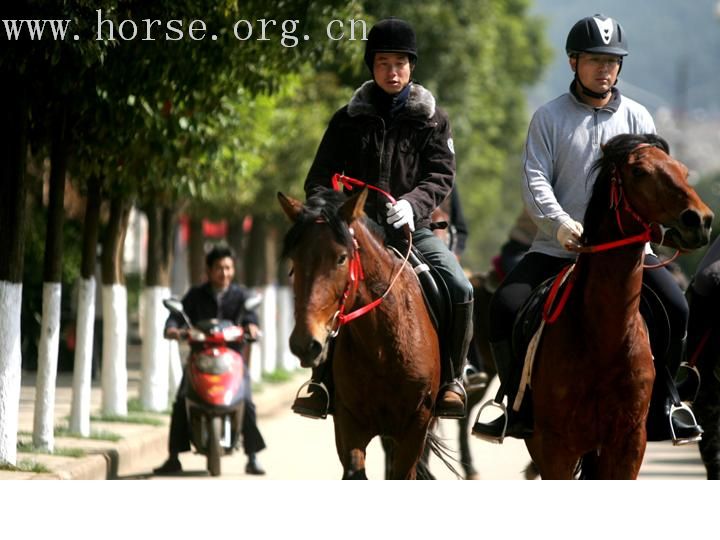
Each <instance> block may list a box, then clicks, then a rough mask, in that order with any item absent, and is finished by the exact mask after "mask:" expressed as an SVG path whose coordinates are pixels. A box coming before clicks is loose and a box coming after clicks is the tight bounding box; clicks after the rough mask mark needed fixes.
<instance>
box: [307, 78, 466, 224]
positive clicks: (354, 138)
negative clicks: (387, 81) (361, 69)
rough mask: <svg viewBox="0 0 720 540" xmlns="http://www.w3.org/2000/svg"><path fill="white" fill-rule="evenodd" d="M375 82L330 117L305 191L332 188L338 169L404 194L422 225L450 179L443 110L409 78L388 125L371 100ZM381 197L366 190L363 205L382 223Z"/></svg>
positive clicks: (446, 190)
mask: <svg viewBox="0 0 720 540" xmlns="http://www.w3.org/2000/svg"><path fill="white" fill-rule="evenodd" d="M374 84H375V83H374V82H373V81H367V82H365V83H364V84H363V85H362V86H361V87H360V88H358V89H357V90H356V91H355V93H354V94H353V96H352V98H351V99H350V102H349V103H348V104H347V105H346V106H344V107H343V108H341V109H340V110H339V111H337V112H336V113H335V115H334V116H333V117H332V119H331V120H330V124H329V125H328V128H327V130H326V131H325V135H324V136H323V139H322V141H321V142H320V147H319V148H318V151H317V154H316V155H315V160H314V162H313V164H312V166H311V167H310V171H309V173H308V176H307V179H306V180H305V195H306V197H308V198H309V197H311V196H312V195H314V194H315V193H317V192H319V191H322V190H325V189H332V187H331V184H330V180H331V178H332V176H333V175H334V174H335V173H342V174H345V175H347V176H350V177H353V178H357V179H358V180H362V181H364V182H367V183H368V184H371V185H375V186H377V187H378V188H380V189H382V190H384V191H387V192H389V193H390V194H392V195H393V197H395V198H396V199H400V198H402V199H405V200H407V201H408V202H409V203H410V205H411V206H412V209H413V214H414V219H415V228H416V229H417V228H420V227H427V226H428V225H429V223H430V214H431V213H432V211H433V210H434V209H435V208H436V207H437V206H439V205H440V203H442V202H443V201H444V200H445V198H446V197H447V196H448V195H449V194H450V190H451V189H452V186H453V183H454V180H455V154H454V149H453V142H452V134H451V131H450V123H449V120H448V117H447V114H446V113H445V112H444V111H443V110H442V109H440V108H438V107H436V106H435V98H434V97H433V95H432V94H431V93H430V91H428V90H426V89H425V88H423V87H422V86H420V85H419V84H415V83H411V84H412V86H411V88H410V95H409V97H408V100H407V104H406V105H405V107H404V109H403V110H402V111H401V112H400V113H399V114H398V115H397V116H395V118H394V119H393V120H392V122H391V123H390V125H389V126H387V125H386V124H385V121H384V120H383V118H382V117H381V116H380V114H379V113H378V110H377V108H376V106H375V105H374V103H373V98H372V94H373V85H374ZM357 189H358V188H355V189H354V190H353V191H352V192H350V193H349V194H352V193H357ZM386 202H387V201H386V200H385V197H384V196H383V195H382V194H379V193H377V192H375V191H373V190H370V192H369V193H368V202H367V204H366V206H365V212H366V213H367V214H368V216H370V217H371V218H372V219H373V220H375V221H376V222H377V223H380V224H382V225H384V226H385V225H386V224H385V215H386V213H387V211H386V209H385V203H386Z"/></svg>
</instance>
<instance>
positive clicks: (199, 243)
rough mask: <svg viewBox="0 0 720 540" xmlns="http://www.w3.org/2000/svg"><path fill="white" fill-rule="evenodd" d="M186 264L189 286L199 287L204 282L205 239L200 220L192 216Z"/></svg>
mask: <svg viewBox="0 0 720 540" xmlns="http://www.w3.org/2000/svg"><path fill="white" fill-rule="evenodd" d="M188 264H189V265H190V285H192V286H195V285H200V284H201V283H202V282H203V281H205V238H204V235H203V226H202V218H197V217H192V216H191V217H190V244H189V246H188Z"/></svg>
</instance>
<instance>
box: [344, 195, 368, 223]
mask: <svg viewBox="0 0 720 540" xmlns="http://www.w3.org/2000/svg"><path fill="white" fill-rule="evenodd" d="M367 196H368V190H367V188H364V189H363V190H362V191H361V192H360V193H358V194H357V195H353V196H352V197H350V198H349V199H348V200H347V201H345V202H344V203H343V205H342V207H341V208H340V215H341V216H342V218H343V220H345V222H346V223H348V224H350V223H352V222H353V221H355V220H356V219H357V218H359V217H360V216H362V215H363V214H364V211H363V208H365V201H366V200H367Z"/></svg>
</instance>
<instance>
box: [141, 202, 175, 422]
mask: <svg viewBox="0 0 720 540" xmlns="http://www.w3.org/2000/svg"><path fill="white" fill-rule="evenodd" d="M147 218H148V253H147V262H148V264H147V272H146V274H145V284H146V287H145V291H144V292H143V295H144V306H145V316H144V317H143V321H144V325H145V328H144V329H143V336H144V337H143V343H142V378H141V385H140V400H141V402H142V407H143V409H145V410H149V411H164V410H166V409H167V408H168V396H169V382H170V361H171V359H170V355H171V348H170V342H169V341H168V340H166V339H165V338H164V336H163V334H164V328H165V320H166V319H167V316H168V311H167V309H166V308H165V306H163V304H162V301H163V300H164V299H165V298H169V297H170V268H171V264H172V249H173V240H174V237H173V233H174V229H173V225H174V213H173V211H172V210H170V209H167V208H162V207H160V206H157V205H153V206H151V207H149V208H148V209H147ZM178 360H179V358H178Z"/></svg>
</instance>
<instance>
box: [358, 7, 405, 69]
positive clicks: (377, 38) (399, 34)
mask: <svg viewBox="0 0 720 540" xmlns="http://www.w3.org/2000/svg"><path fill="white" fill-rule="evenodd" d="M378 52H394V53H405V54H407V55H408V57H410V63H411V64H413V65H415V64H416V63H417V44H416V42H415V31H414V30H413V28H412V26H410V24H408V23H407V22H406V21H403V20H402V19H396V18H394V17H391V18H389V19H383V20H382V21H378V22H377V23H376V24H375V25H374V26H373V27H372V28H371V29H370V33H369V34H368V38H367V41H366V42H365V63H366V64H367V66H368V68H370V73H372V71H373V62H374V61H375V53H378Z"/></svg>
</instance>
